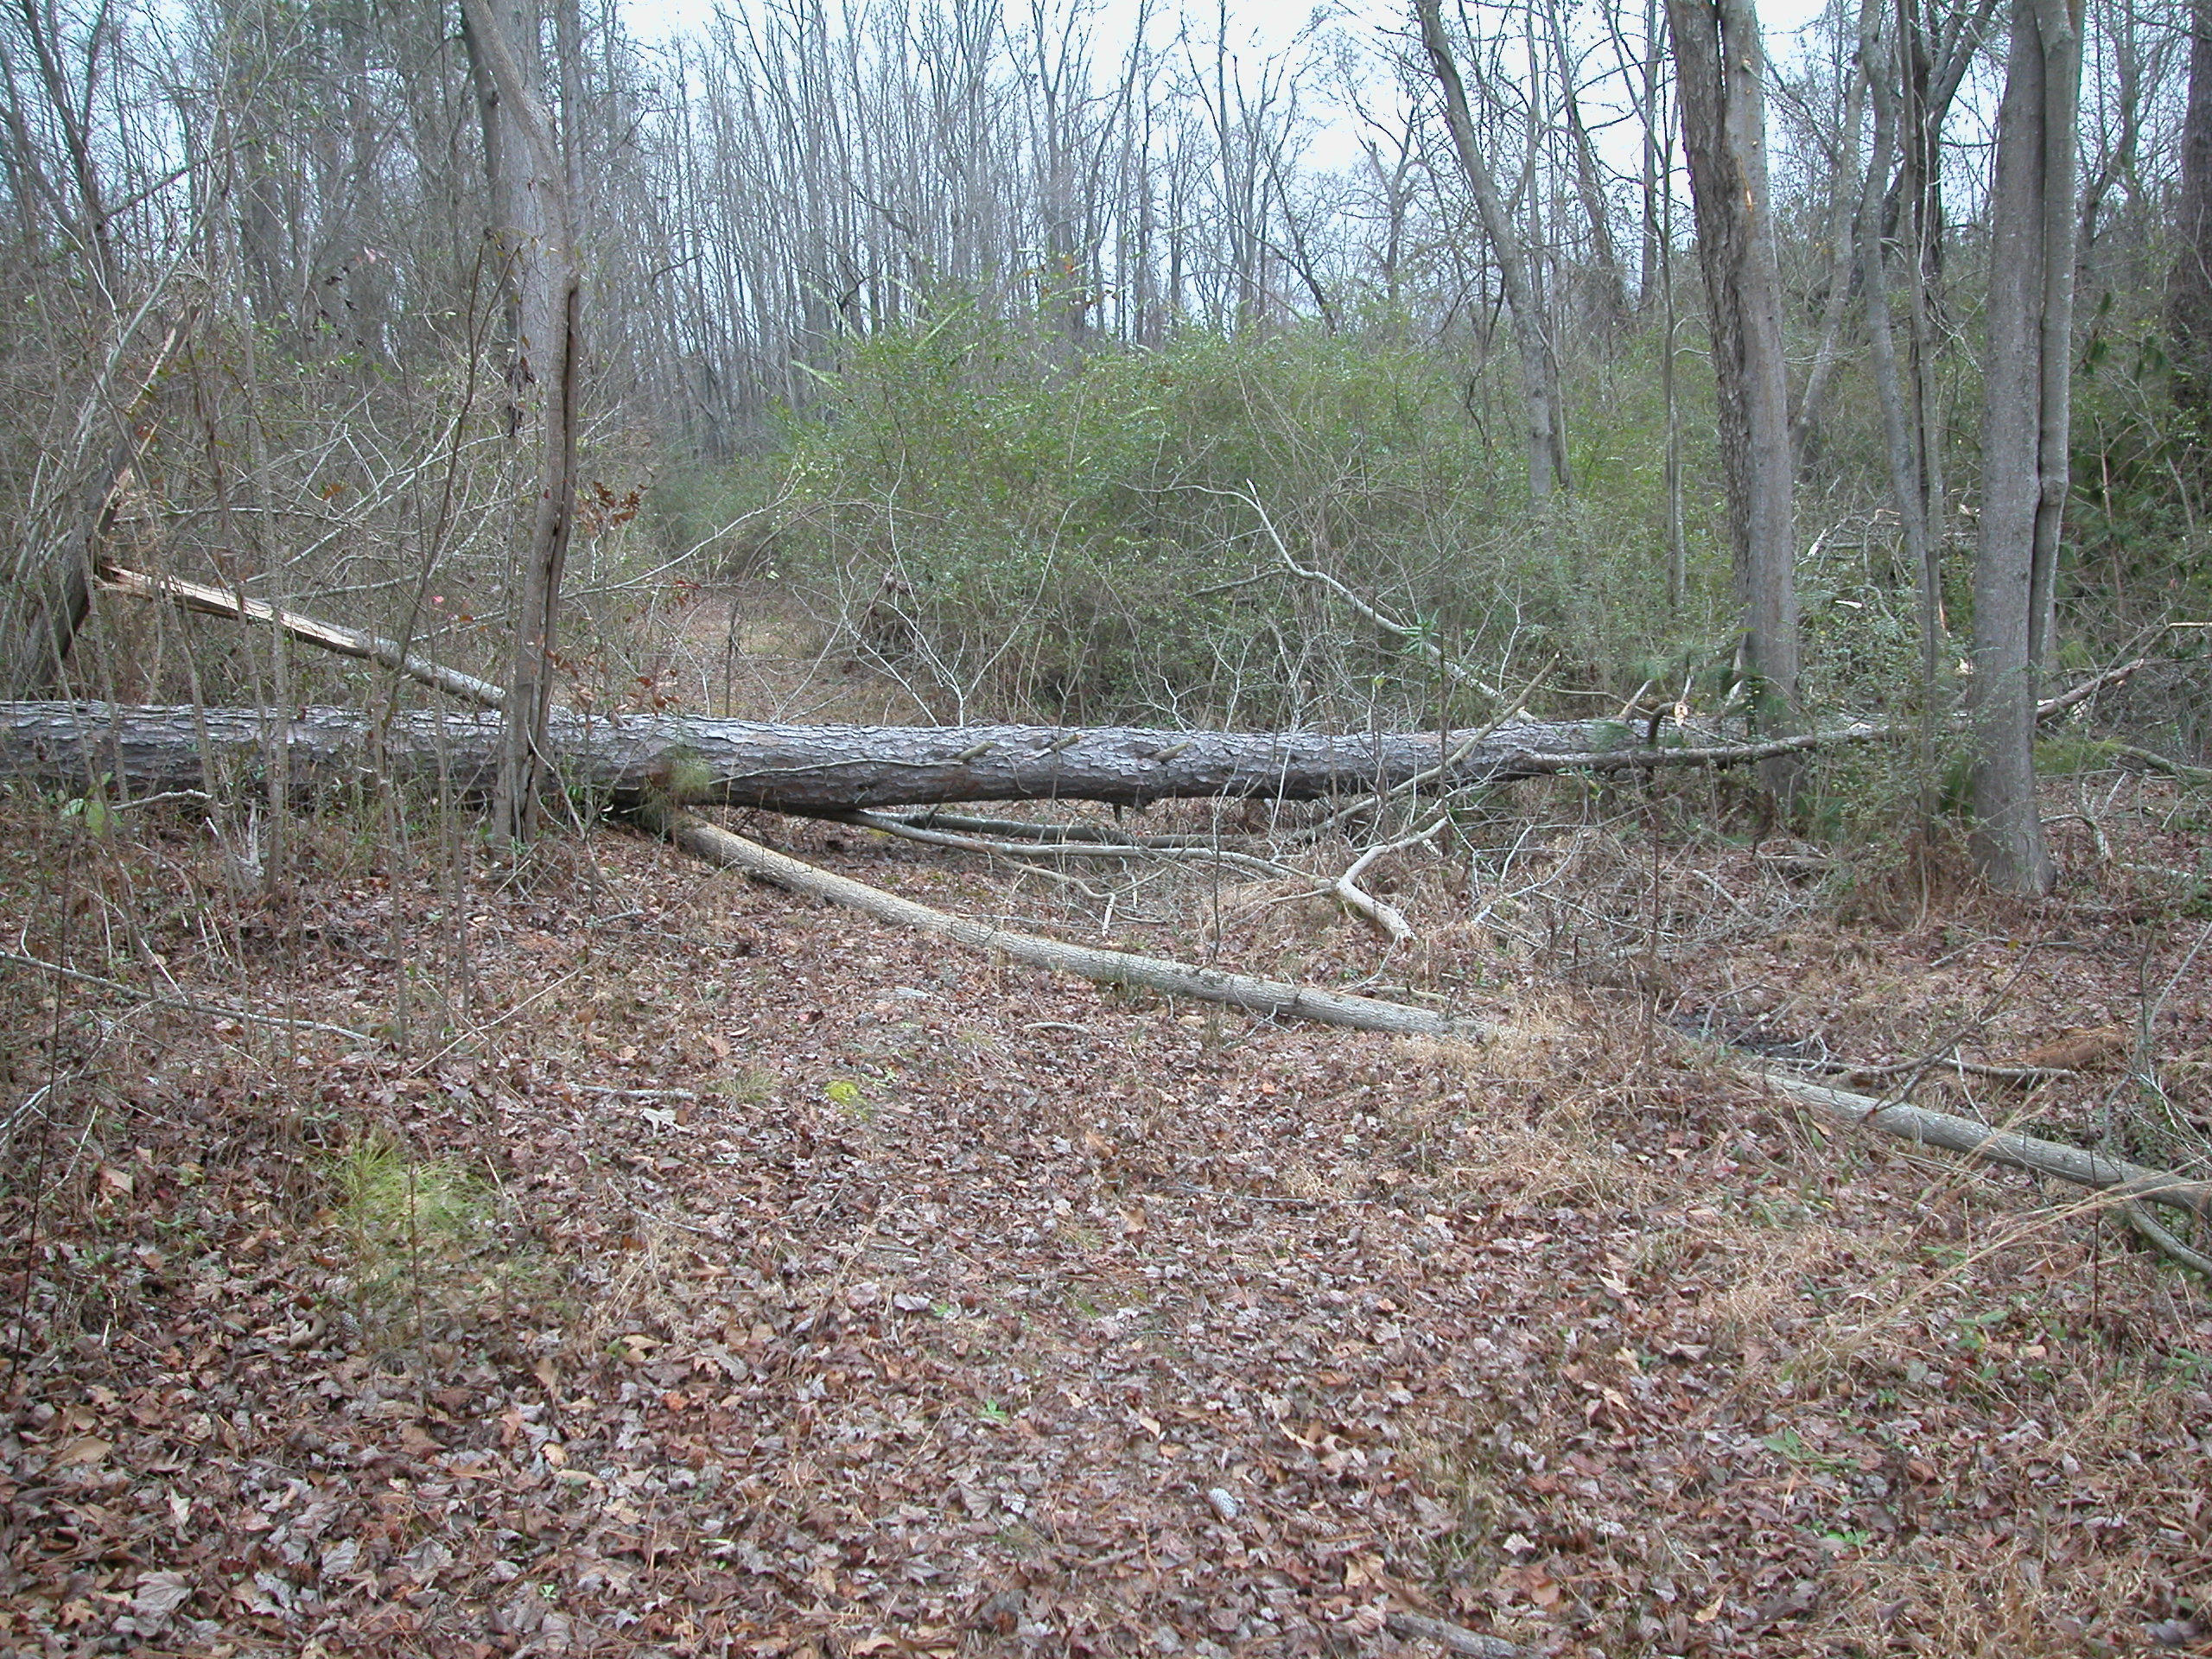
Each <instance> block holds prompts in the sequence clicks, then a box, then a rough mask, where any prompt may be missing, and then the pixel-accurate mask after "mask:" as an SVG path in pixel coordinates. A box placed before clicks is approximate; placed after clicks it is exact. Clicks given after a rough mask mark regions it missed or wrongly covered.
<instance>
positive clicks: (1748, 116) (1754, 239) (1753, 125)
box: [1667, 0, 1798, 798]
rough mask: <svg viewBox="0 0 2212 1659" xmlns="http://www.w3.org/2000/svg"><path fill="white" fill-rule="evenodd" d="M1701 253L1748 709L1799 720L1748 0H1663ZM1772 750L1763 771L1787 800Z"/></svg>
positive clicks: (1784, 407)
mask: <svg viewBox="0 0 2212 1659" xmlns="http://www.w3.org/2000/svg"><path fill="white" fill-rule="evenodd" d="M1667 15H1668V20H1669V23H1670V25H1671V26H1672V28H1673V30H1674V37H1675V67H1676V71H1677V77H1678V79H1679V81H1680V85H1681V112H1682V147H1683V150H1684V152H1685V154H1686V156H1687V157H1688V162H1689V168H1690V194H1691V197H1692V200H1693V203H1694V207H1695V211H1696V214H1697V233H1698V260H1699V264H1700V266H1701V267H1702V268H1703V270H1704V273H1705V290H1706V298H1707V303H1708V306H1709V308H1710V310H1711V313H1712V318H1713V372H1714V376H1715V379H1716V382H1717V385H1718V390H1719V436H1720V461H1721V468H1722V471H1723V473H1724V474H1725V476H1726V485H1727V491H1728V524H1729V539H1730V541H1731V543H1732V545H1733V550H1734V554H1735V567H1736V587H1737V592H1738V596H1739V597H1740V599H1741V600H1742V602H1743V606H1744V615H1745V643H1746V645H1747V647H1748V650H1747V658H1748V665H1749V667H1750V669H1751V672H1752V674H1753V675H1754V677H1756V679H1757V681H1758V686H1757V692H1758V695H1757V698H1756V701H1755V702H1754V705H1753V706H1754V709H1755V710H1756V711H1757V713H1758V720H1759V722H1760V724H1761V726H1762V727H1763V728H1766V729H1773V728H1777V727H1780V726H1783V725H1786V724H1789V723H1791V722H1793V721H1795V720H1796V717H1797V712H1798V711H1797V671H1798V644H1797V581H1796V528H1795V524H1794V519H1793V501H1792V488H1793V485H1794V481H1795V472H1796V467H1795V463H1794V461H1792V458H1791V451H1790V442H1789V372H1788V367H1787V364H1786V362H1785V360H1784V358H1783V334H1782V271H1781V267H1780V265H1779V264H1778V263H1777V259H1776V256H1775V245H1774V224H1773V219H1772V217H1771V215H1770V212H1769V210H1768V206H1767V167H1766V100H1765V97H1764V93H1763V92H1762V91H1761V88H1760V82H1761V79H1762V77H1763V76H1764V73H1766V55H1765V52H1764V48H1762V46H1761V44H1760V41H1759V29H1758V16H1757V15H1756V14H1755V13H1754V12H1753V10H1752V9H1751V3H1750V0H1668V7H1667ZM1792 776H1793V774H1792V772H1791V771H1790V769H1789V763H1788V762H1786V761H1777V762H1776V763H1774V764H1773V765H1771V766H1767V767H1765V768H1763V769H1762V778H1763V779H1764V781H1765V782H1766V783H1767V785H1769V787H1770V788H1772V789H1774V790H1775V791H1777V794H1780V795H1782V796H1783V797H1785V798H1786V797H1787V796H1788V794H1789V791H1790V788H1791V783H1792Z"/></svg>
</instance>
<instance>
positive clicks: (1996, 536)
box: [1969, 0, 2082, 893]
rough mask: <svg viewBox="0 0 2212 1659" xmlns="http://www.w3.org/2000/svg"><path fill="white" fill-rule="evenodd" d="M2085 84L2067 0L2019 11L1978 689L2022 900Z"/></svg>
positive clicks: (2000, 262) (2002, 862) (2010, 73)
mask: <svg viewBox="0 0 2212 1659" xmlns="http://www.w3.org/2000/svg"><path fill="white" fill-rule="evenodd" d="M2081 80H2082V36H2081V28H2080V22H2079V18H2078V14H2077V13H2076V12H2075V10H2074V8H2073V6H2072V4H2070V3H2069V0H2015V3H2014V5H2013V10H2012V47H2011V51H2010V54H2009V56H2008V58H2007V60H2006V64H2005V100H2004V103H2003V104H2002V105H2001V106H2000V107H1999V110H1998V114H1997V176H1996V182H1995V184H1994V186H1993V188H1992V190H1991V193H1990V250H1989V268H1990V278H1989V343H1988V348H1987V359H1986V363H1985V365H1984V367H1983V371H1982V417H1981V468H1982V470H1981V519H1980V530H1981V538H1980V545H1979V547H1978V548H1977V550H1976V552H1975V557H1974V680H1973V684H1972V688H1971V691H1970V694H1969V704H1970V708H1971V712H1972V715H1973V722H1974V764H1973V776H1972V782H1973V791H1974V818H1975V823H1974V857H1975V861H1976V862H1977V863H1978V864H1979V865H1980V867H1981V869H1982V872H1983V874H1985V875H1986V877H1987V878H1988V879H1989V880H1991V881H1992V882H1993V883H1994V884H1996V885H1997V886H1999V887H2004V888H2005V889H2007V890H2008V891H2011V892H2015V893H2044V892H2048V891H2049V890H2050V885H2051V882H2052V880H2053V879H2054V871H2053V868H2052V866H2051V861H2050V852H2049V851H2048V850H2047V849H2046V848H2045V847H2044V836H2043V822H2042V819H2041V817H2040V816H2039V815H2038V813H2037V806H2036V772H2035V706H2036V677H2037V671H2038V670H2039V669H2040V668H2041V666H2042V664H2043V660H2044V655H2045V653H2046V652H2047V650H2048V648H2049V645H2050V629H2051V597H2052V587H2053V578H2054V575H2055V574H2056V568H2057V562H2058V532H2059V526H2060V524H2061V521H2062V517H2063V512H2064V509H2065V505H2066V488H2067V480H2068V467H2067V454H2066V444H2067V432H2068V426H2069V375H2070V372H2071V370H2072V366H2073V364H2072V354H2071V351H2070V348H2069V347H2070V340H2071V335H2072V329H2073V316H2074V232H2075V222H2074V215H2075V204H2074V178H2075V111H2076V108H2077V106H2078V104H2079V102H2080V96H2081Z"/></svg>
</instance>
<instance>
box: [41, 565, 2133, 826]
mask: <svg viewBox="0 0 2212 1659" xmlns="http://www.w3.org/2000/svg"><path fill="white" fill-rule="evenodd" d="M208 595H213V598H220V597H221V595H220V594H219V593H218V592H217V591H216V590H214V589H200V590H195V595H194V597H195V598H206V597H207V596H208ZM228 602H229V601H226V603H228ZM207 603H208V606H209V607H211V608H212V607H213V599H208V601H207ZM270 617H271V618H272V619H281V620H283V621H284V622H285V623H286V624H288V625H290V624H300V625H302V626H304V625H305V622H306V619H301V618H297V617H294V616H292V615H291V613H276V612H271V613H270ZM249 620H251V618H250V619H249ZM317 626H321V625H317ZM324 632H326V633H329V634H333V635H334V634H336V633H338V632H346V639H345V640H344V641H343V642H340V643H342V645H344V648H345V650H346V654H347V655H354V656H361V657H366V658H370V659H372V660H375V661H378V662H383V661H385V660H386V658H387V657H389V658H391V661H392V663H393V665H395V666H397V667H398V668H399V669H400V671H403V672H405V673H408V674H410V675H412V676H414V677H418V678H423V679H425V680H426V683H432V684H435V685H438V686H440V687H441V689H444V690H450V691H453V692H454V694H455V695H461V693H463V692H467V693H468V694H469V695H471V696H476V697H478V699H479V700H480V701H489V700H491V699H492V698H493V697H495V696H496V695H497V692H498V688H497V687H493V686H488V685H486V684H485V683H483V682H481V681H478V680H474V679H473V678H471V677H468V676H467V675H461V674H458V673H456V672H454V671H450V670H442V669H440V668H439V667H438V666H437V665H436V664H426V663H423V662H422V661H420V660H419V659H417V658H413V657H410V656H407V655H406V654H405V653H403V652H399V649H398V647H397V646H396V645H392V644H391V642H390V641H387V640H383V639H374V638H373V637H372V636H370V635H367V634H358V635H357V634H353V633H352V632H351V631H340V630H334V629H327V628H325V629H324ZM301 637H302V638H315V640H316V643H319V644H322V645H326V646H327V647H329V648H331V649H339V648H340V645H338V644H333V642H332V640H331V639H323V638H316V636H315V635H314V634H312V633H302V635H301ZM2141 665H2142V659H2137V660H2136V661H2134V662H2131V663H2127V664H2122V665H2121V666H2120V667H2119V668H2116V669H2113V670H2110V671H2107V672H2106V673H2103V674H2101V675H2099V676H2097V677H2095V678H2094V679H2092V680H2088V681H2086V682H2084V683H2082V684H2081V685H2078V686H2075V688H2074V689H2073V690H2069V691H2067V692H2065V693H2063V695H2061V696H2056V697H2053V698H2051V699H2050V701H2049V702H2044V703H2043V704H2041V705H2039V706H2038V708H2037V717H2038V718H2039V719H2048V718H2050V717H2051V716H2052V715H2056V714H2060V713H2063V711H2064V710H2066V709H2069V708H2072V707H2074V706H2075V704H2076V703H2078V702H2081V701H2082V700H2083V699H2085V698H2086V697H2088V696H2089V695H2090V694H2091V693H2093V692H2094V691H2095V690H2099V689H2100V688H2101V687H2104V686H2107V685H2110V684H2113V683H2117V682H2118V681H2120V680H2122V679H2125V678H2126V677H2127V676H2128V675H2130V674H2132V673H2133V672H2134V671H2135V670H2136V669H2138V668H2139V667H2140V666H2141ZM1905 729H1906V728H1902V727H1898V726H1895V725H1890V724H1884V723H1881V722H1878V721H1852V722H1849V723H1847V724H1845V725H1840V726H1834V727H1828V728H1824V729H1822V730H1821V731H1817V732H1807V733H1802V734H1798V735H1796V736H1794V737H1778V738H1773V739H1770V740H1768V741H1764V742H1758V743H1739V744H1728V743H1721V742H1718V741H1713V739H1712V737H1711V736H1710V734H1704V733H1699V732H1696V731H1695V730H1694V728H1682V727H1679V726H1675V725H1673V724H1671V723H1667V722H1649V723H1644V724H1643V725H1642V726H1641V728H1640V729H1639V728H1631V727H1629V726H1625V725H1624V724H1622V723H1621V722H1620V721H1612V720H1569V721H1538V720H1528V719H1522V718H1516V719H1510V720H1507V721H1500V722H1499V723H1497V725H1495V726H1493V727H1491V728H1487V729H1484V730H1480V731H1478V732H1472V733H1456V734H1449V735H1448V738H1447V737H1440V736H1439V735H1438V734H1435V733H1433V732H1377V733H1347V734H1331V733H1325V732H1202V731H1166V730H1157V729H1150V728H1142V727H1128V726H1108V727H1080V726H1077V727H1055V726H839V725H806V726H779V725H770V724H765V723H762V722H760V721H745V720H715V719H711V718H709V717H706V716H703V715H665V714H664V715H621V714H616V715H580V714H576V713H574V712H566V711H563V712H556V714H555V715H553V717H552V723H551V727H550V732H549V734H548V741H549V742H550V745H551V746H552V748H553V751H554V753H553V761H554V766H555V768H556V770H557V771H558V772H559V773H560V775H561V777H562V778H563V780H564V781H565V782H566V783H568V784H569V785H570V786H572V787H575V788H581V789H583V790H586V791H594V792H598V793H601V794H604V795H606V796H608V797H610V798H613V800H615V801H616V802H618V803H620V804H632V803H634V802H637V801H639V800H643V799H645V798H650V797H654V796H658V797H663V798H671V799H674V800H677V801H683V802H701V803H705V802H713V803H718V804H723V805H730V806H753V807H761V808H765V809H766V810H771V811H779V812H809V813H836V812H849V811H854V810H861V809H865V808H868V807H880V806H935V805H944V804H954V803H958V802H965V801H1052V800H1063V801H1096V802H1101V803H1103V804H1109V805H1115V806H1144V805H1147V804H1150V803H1151V802H1154V801H1160V800H1170V799H1185V800H1187V799H1211V798H1223V797H1226V798H1262V799H1273V800H1283V801H1309V800H1319V799H1322V798H1325V797H1328V796H1332V795H1358V794H1365V793H1368V792H1370V791H1385V790H1393V789H1396V788H1398V787H1400V786H1401V785H1404V784H1407V783H1408V782H1409V781H1411V780H1414V779H1421V781H1423V782H1424V783H1425V784H1427V785H1428V786H1429V788H1430V790H1431V792H1432V793H1440V792H1442V791H1444V790H1446V789H1449V788H1457V787H1460V786H1464V785H1468V784H1481V783H1503V782H1507V781H1510V780H1511V779H1516V778H1535V777H1542V776H1546V775H1549V774H1552V773H1557V772H1611V773H1619V772H1650V771H1656V770H1657V769H1658V768H1661V767H1664V766H1747V765H1750V764H1751V763H1753V762H1755V761H1759V760H1770V759H1771V758H1773V757H1774V756H1776V755H1781V754H1791V753H1801V752H1804V751H1808V750H1812V749H1816V748H1821V747H1830V746H1834V745H1840V744H1853V743H1870V742H1882V741H1888V740H1891V739H1893V738H1895V737H1897V736H1898V735H1899V734H1901V733H1902V732H1904V730H1905ZM499 733H500V720H499V715H497V714H493V713H484V714H469V715H463V714H448V713H445V712H442V711H440V710H435V709H430V710H411V711H407V712H403V713H399V714H396V715H391V717H389V718H388V719H385V718H379V717H378V716H376V715H369V714H364V713H361V712H359V711H357V710H354V709H298V710H296V711H294V712H291V713H289V714H286V713H283V712H282V711H278V710H273V709H193V708H190V707H188V706H175V705H172V706H166V707H154V708H146V707H135V706H130V705H126V704H120V703H103V702H0V775H5V774H13V775H15V776H17V777H21V778H27V779H32V780H34V781H35V782H38V783H41V784H45V785H49V786H53V787H56V788H61V789H69V790H86V789H90V788H92V787H94V786H96V785H100V783H101V782H102V780H103V779H105V780H107V783H108V785H110V786H111V787H113V788H114V789H116V790H117V791H119V792H120V793H121V794H123V795H124V796H125V797H130V798H136V797H140V796H145V795H153V794H160V793H163V792H165V791H171V790H180V789H205V788H208V787H210V780H209V779H208V778H207V766H208V763H212V764H213V766H214V767H215V768H216V769H217V770H218V772H230V773H232V774H236V773H237V772H241V771H248V772H250V771H251V769H252V768H254V767H256V766H262V765H265V764H266V763H267V761H268V759H269V757H270V755H271V754H273V753H275V749H276V746H277V744H278V743H280V742H281V743H282V744H283V747H284V751H285V754H286V763H287V766H288V768H289V776H290V777H292V778H293V779H296V780H298V781H299V782H300V783H301V784H302V785H309V784H321V785H333V784H337V785H343V784H346V783H349V782H354V783H375V784H379V785H381V784H385V783H401V784H414V785H422V786H426V787H431V788H439V789H444V790H449V791H453V792H454V794H456V795H458V796H460V797H461V798H469V799H475V798H482V797H486V796H488V795H489V794H490V792H491V790H492V786H493V782H494V780H495V777H496V774H497V772H498V766H499ZM1638 735H1643V737H1645V738H1646V740H1647V741H1643V742H1641V743H1639V742H1637V741H1635V740H1636V739H1637V736H1638ZM1447 744H1448V747H1447ZM1440 762H1445V763H1448V764H1442V765H1440ZM1428 773H1440V775H1439V776H1437V777H1435V778H1433V779H1430V778H1427V777H1426V776H1425V774H1428Z"/></svg>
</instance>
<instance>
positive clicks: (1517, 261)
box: [1416, 0, 1568, 505]
mask: <svg viewBox="0 0 2212 1659" xmlns="http://www.w3.org/2000/svg"><path fill="white" fill-rule="evenodd" d="M1439 6H1440V0H1417V5H1416V10H1418V12H1419V14H1420V17H1421V45H1422V47H1423V48H1425V49H1426V50H1427V54H1428V64H1429V68H1430V70H1431V71H1432V72H1433V73H1434V74H1435V76H1436V82H1437V85H1438V86H1440V87H1441V88H1442V89H1443V92H1444V121H1445V124H1446V127H1448V128H1449V129H1450V130H1451V134H1452V149H1454V150H1455V151H1457V152H1458V154H1459V166H1460V168H1461V169H1462V170H1463V171H1464V172H1465V174H1466V175H1467V183H1468V186H1469V188H1471V189H1472V190H1473V192H1474V195H1475V207H1476V210H1477V212H1478V213H1480V214H1481V216H1482V221H1483V233H1484V235H1485V236H1487V237H1488V238H1490V245H1491V254H1492V255H1493V256H1494V257H1496V259H1497V274H1498V282H1499V284H1500V285H1501V286H1502V287H1503V289H1504V290H1505V308H1506V310H1507V312H1508V313H1510V315H1511V316H1512V319H1513V343H1514V346H1515V347H1516V350H1517V352H1518V353H1519V355H1520V360H1521V397H1522V408H1523V410H1524V411H1525V412H1526V414H1527V416H1528V442H1529V495H1530V496H1531V497H1533V498H1534V499H1535V501H1536V502H1537V504H1538V505H1542V504H1544V503H1546V502H1548V501H1549V500H1550V499H1552V494H1553V493H1554V490H1564V489H1566V488H1567V482H1568V480H1567V448H1566V446H1565V445H1564V444H1563V443H1561V442H1560V413H1559V365H1558V360H1557V358H1556V357H1555V356H1554V353H1553V349H1552V341H1551V338H1550V334H1549V331H1548V327H1547V320H1546V318H1545V316H1544V314H1543V308H1542V306H1541V303H1540V302H1539V301H1538V300H1537V298H1536V285H1535V277H1534V276H1533V274H1532V272H1531V270H1530V267H1529V257H1528V253H1527V251H1526V250H1525V249H1523V248H1522V245H1521V237H1520V234H1519V232H1516V230H1515V229H1514V226H1513V216H1512V215H1511V214H1510V213H1508V212H1507V211H1506V208H1505V198H1504V196H1503V194H1501V193H1500V192H1499V190H1498V188H1497V176H1496V175H1494V174H1492V173H1491V169H1490V163H1489V162H1487V161H1485V160H1484V158H1483V153H1482V150H1481V149H1480V147H1479V146H1478V145H1477V143H1475V121H1474V116H1473V114H1472V112H1471V111H1470V110H1469V108H1468V106H1467V88H1466V85H1465V82H1463V81H1462V80H1461V79H1459V65H1458V64H1457V63H1456V62H1455V61H1453V60H1452V43H1451V42H1450V41H1448V40H1446V38H1445V35H1444V20H1443V18H1442V16H1440V10H1439Z"/></svg>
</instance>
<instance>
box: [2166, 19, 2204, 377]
mask: <svg viewBox="0 0 2212 1659" xmlns="http://www.w3.org/2000/svg"><path fill="white" fill-rule="evenodd" d="M2189 19H2190V46H2189V104H2188V109H2187V112H2186V114H2185V116H2184V117H2183V122H2182V138H2181V204H2180V207H2181V211H2180V214H2179V218H2180V220H2181V222H2180V223H2179V224H2177V226H2174V268H2173V277H2172V285H2171V288H2170V289H2168V291H2167V316H2168V322H2169V324H2170V326H2171V329H2172V332H2173V338H2174V392H2175V396H2176V399H2177V401H2178V402H2179V403H2181V404H2183V406H2184V407H2186V408H2189V409H2190V410H2195V411H2196V413H2197V414H2198V415H2199V416H2202V415H2204V414H2205V413H2206V412H2207V411H2208V410H2212V0H2192V3H2191V4H2190V9H2189Z"/></svg>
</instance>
